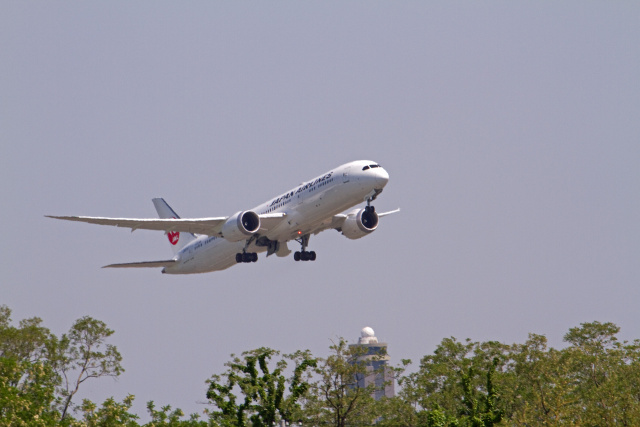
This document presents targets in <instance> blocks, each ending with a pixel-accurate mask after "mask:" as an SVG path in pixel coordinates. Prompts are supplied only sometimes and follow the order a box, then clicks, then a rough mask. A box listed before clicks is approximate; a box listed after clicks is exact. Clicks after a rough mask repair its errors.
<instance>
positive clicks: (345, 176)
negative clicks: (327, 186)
mask: <svg viewBox="0 0 640 427" xmlns="http://www.w3.org/2000/svg"><path fill="white" fill-rule="evenodd" d="M350 171H351V166H349V167H348V168H346V169H345V171H344V172H343V173H342V182H343V183H347V182H349V179H350V178H349V172H350Z"/></svg>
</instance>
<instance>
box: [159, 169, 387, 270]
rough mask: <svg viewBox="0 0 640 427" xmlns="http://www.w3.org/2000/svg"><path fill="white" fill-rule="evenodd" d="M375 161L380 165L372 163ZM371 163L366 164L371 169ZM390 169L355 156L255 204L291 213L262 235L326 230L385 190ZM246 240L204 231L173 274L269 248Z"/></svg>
mask: <svg viewBox="0 0 640 427" xmlns="http://www.w3.org/2000/svg"><path fill="white" fill-rule="evenodd" d="M370 165H375V167H374V168H370V167H367V166H370ZM365 168H366V169H365ZM388 180H389V174H388V173H387V172H386V171H385V170H384V169H383V168H382V167H380V166H378V165H376V164H375V162H370V161H367V160H361V161H355V162H351V163H347V164H345V165H342V166H339V167H337V168H335V169H333V170H331V171H329V172H327V173H325V174H322V175H320V176H318V177H316V178H314V179H312V180H310V181H308V182H305V183H303V184H300V185H299V186H297V187H295V188H293V189H291V190H289V191H287V192H285V193H282V194H280V195H278V196H276V197H274V198H272V199H270V200H269V201H267V202H265V203H263V204H261V205H260V206H257V207H255V208H254V209H252V211H254V212H255V213H257V214H259V215H261V214H270V213H285V214H286V217H285V219H284V220H283V221H281V222H280V223H279V224H278V225H277V226H276V227H274V228H273V229H269V230H266V231H261V232H260V235H261V236H265V237H266V238H268V239H269V240H271V241H277V242H282V243H286V242H287V241H289V240H294V239H297V238H299V237H300V236H303V235H308V234H313V233H314V232H317V231H318V230H321V229H322V227H323V225H326V224H330V223H331V221H332V218H333V216H334V215H337V214H340V213H341V212H343V211H345V210H347V209H349V208H351V207H353V206H356V205H358V204H360V203H363V202H365V201H366V200H367V199H368V198H370V197H371V196H372V195H374V194H377V193H379V192H380V191H381V190H382V189H383V187H384V186H385V185H386V184H387V181H388ZM245 245H246V241H240V242H230V241H228V240H226V239H224V238H222V237H212V236H198V238H197V239H195V240H194V241H192V242H190V243H189V244H188V245H187V246H185V247H184V248H183V249H182V250H181V251H180V252H179V253H178V254H177V255H176V258H175V259H176V260H177V261H178V262H176V263H175V264H174V265H172V266H170V267H166V268H165V269H164V270H163V272H164V273H168V274H190V273H205V272H210V271H217V270H224V269H226V268H229V267H231V266H233V265H235V264H236V254H237V253H239V252H242V251H243V249H246V250H247V251H251V252H265V251H266V250H267V248H266V247H264V246H256V244H255V242H252V243H251V244H250V245H249V246H248V247H247V248H245Z"/></svg>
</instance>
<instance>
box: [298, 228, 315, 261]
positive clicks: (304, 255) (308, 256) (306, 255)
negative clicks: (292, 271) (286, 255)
mask: <svg viewBox="0 0 640 427" xmlns="http://www.w3.org/2000/svg"><path fill="white" fill-rule="evenodd" d="M309 237H310V236H309V235H308V234H305V235H304V236H302V237H300V238H299V239H296V242H298V243H300V245H302V251H296V252H295V253H294V254H293V259H294V260H296V261H315V260H316V253H315V252H314V251H310V252H309V251H307V250H306V249H307V246H308V245H309Z"/></svg>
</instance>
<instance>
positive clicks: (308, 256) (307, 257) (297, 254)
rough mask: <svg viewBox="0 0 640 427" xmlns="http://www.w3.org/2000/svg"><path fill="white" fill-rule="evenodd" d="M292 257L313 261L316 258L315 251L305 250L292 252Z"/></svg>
mask: <svg viewBox="0 0 640 427" xmlns="http://www.w3.org/2000/svg"><path fill="white" fill-rule="evenodd" d="M293 259H294V260H295V261H315V260H316V253H315V252H314V251H311V252H307V251H302V252H299V251H298V252H295V253H294V254H293Z"/></svg>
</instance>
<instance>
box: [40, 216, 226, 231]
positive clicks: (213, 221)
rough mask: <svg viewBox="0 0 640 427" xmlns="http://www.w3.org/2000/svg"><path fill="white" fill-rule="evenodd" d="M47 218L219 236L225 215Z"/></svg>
mask: <svg viewBox="0 0 640 427" xmlns="http://www.w3.org/2000/svg"><path fill="white" fill-rule="evenodd" d="M45 216H46V217H48V218H55V219H62V220H65V221H77V222H86V223H88V224H98V225H111V226H114V227H123V228H130V229H131V231H134V230H158V231H164V232H165V233H167V232H171V231H180V232H183V233H194V234H206V235H208V236H220V232H221V230H222V226H223V225H224V223H225V221H226V220H227V219H228V218H227V217H217V218H191V219H189V218H183V219H175V218H168V219H167V218H103V217H92V216H53V215H45Z"/></svg>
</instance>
